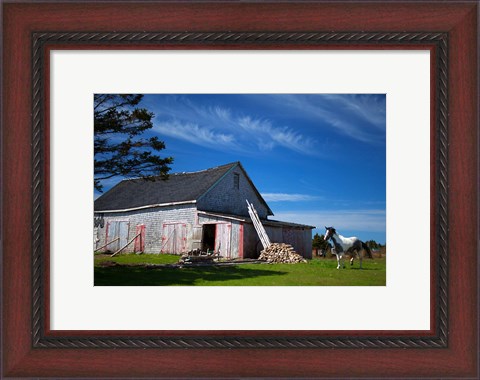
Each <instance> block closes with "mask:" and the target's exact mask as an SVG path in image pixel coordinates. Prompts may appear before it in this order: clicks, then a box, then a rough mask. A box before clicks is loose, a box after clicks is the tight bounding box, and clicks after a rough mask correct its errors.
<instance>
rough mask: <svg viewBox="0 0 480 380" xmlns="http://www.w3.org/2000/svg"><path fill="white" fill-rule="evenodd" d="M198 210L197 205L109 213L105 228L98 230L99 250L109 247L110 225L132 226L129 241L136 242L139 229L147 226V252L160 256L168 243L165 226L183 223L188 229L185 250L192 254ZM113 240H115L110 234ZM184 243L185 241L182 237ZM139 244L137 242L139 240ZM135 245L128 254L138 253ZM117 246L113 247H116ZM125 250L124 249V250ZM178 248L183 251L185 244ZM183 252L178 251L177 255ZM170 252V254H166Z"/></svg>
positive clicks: (145, 245) (145, 231)
mask: <svg viewBox="0 0 480 380" xmlns="http://www.w3.org/2000/svg"><path fill="white" fill-rule="evenodd" d="M195 213H196V207H195V206H194V205H176V206H168V207H161V208H150V209H145V210H136V211H129V212H122V213H110V214H108V213H105V214H103V219H104V227H103V228H100V227H99V228H98V239H99V241H98V242H97V247H101V246H103V245H104V244H105V243H106V240H105V238H106V234H107V229H108V225H109V224H108V223H110V222H115V221H124V222H128V241H129V240H131V239H133V238H134V236H135V235H136V234H137V226H139V225H144V226H145V227H144V234H145V239H144V240H145V242H144V252H145V253H160V252H161V250H162V245H163V243H164V241H163V240H162V237H164V236H165V235H164V228H169V227H167V226H165V227H164V224H169V223H170V224H171V223H179V224H182V225H183V224H184V225H185V250H187V251H188V250H190V249H192V248H191V243H192V235H193V226H194V224H195ZM100 216H101V214H95V217H100ZM109 236H112V234H111V233H109ZM180 239H182V237H180ZM135 240H136V239H135ZM134 244H135V241H134V242H132V243H131V244H130V246H128V247H127V248H126V249H125V250H124V252H134V250H135V245H134ZM113 245H115V243H114V244H112V246H113ZM112 246H107V247H106V248H105V249H103V250H102V251H106V250H109V251H113V248H114V247H112ZM120 247H121V246H120ZM177 247H181V248H183V247H182V245H181V244H177ZM179 250H180V249H177V252H176V253H180V252H179ZM164 252H166V251H164Z"/></svg>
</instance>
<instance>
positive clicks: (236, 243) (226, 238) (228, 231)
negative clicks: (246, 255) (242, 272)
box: [197, 214, 243, 258]
mask: <svg viewBox="0 0 480 380" xmlns="http://www.w3.org/2000/svg"><path fill="white" fill-rule="evenodd" d="M205 224H215V225H216V228H215V251H218V250H220V254H221V256H223V257H226V258H241V257H243V256H242V254H243V252H242V242H241V234H242V228H241V224H242V222H240V221H237V220H232V219H228V218H222V217H221V216H213V215H202V214H199V215H198V224H197V226H198V228H199V230H200V231H201V227H202V226H203V225H205ZM198 236H199V237H200V239H201V233H198Z"/></svg>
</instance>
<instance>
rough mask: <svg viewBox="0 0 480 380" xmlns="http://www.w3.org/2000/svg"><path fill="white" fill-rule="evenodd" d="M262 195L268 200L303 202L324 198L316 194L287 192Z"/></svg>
mask: <svg viewBox="0 0 480 380" xmlns="http://www.w3.org/2000/svg"><path fill="white" fill-rule="evenodd" d="M262 197H263V199H265V200H266V201H267V202H302V201H315V200H319V199H322V197H319V196H316V195H308V194H287V193H262Z"/></svg>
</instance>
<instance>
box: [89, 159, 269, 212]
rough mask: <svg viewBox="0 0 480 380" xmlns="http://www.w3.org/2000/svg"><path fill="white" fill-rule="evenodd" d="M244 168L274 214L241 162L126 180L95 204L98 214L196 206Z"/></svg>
mask: <svg viewBox="0 0 480 380" xmlns="http://www.w3.org/2000/svg"><path fill="white" fill-rule="evenodd" d="M236 167H240V168H241V169H242V170H243V172H244V173H245V176H246V178H247V179H248V181H249V182H250V185H251V186H252V188H253V189H254V191H255V192H256V193H257V195H258V197H259V199H260V200H261V201H262V203H264V204H265V206H266V207H267V209H268V211H269V212H270V215H272V214H273V213H271V210H270V208H269V207H268V205H267V203H266V202H265V200H264V199H263V198H262V196H261V195H260V193H259V192H258V190H257V189H256V188H255V185H254V184H253V182H252V181H251V179H250V178H249V176H248V175H247V173H246V171H245V169H244V168H243V167H242V165H241V164H240V162H233V163H230V164H226V165H221V166H217V167H215V168H210V169H206V170H201V171H198V172H190V173H173V174H170V175H169V178H168V179H167V180H162V179H160V177H156V178H155V181H148V180H144V179H142V178H135V179H125V180H123V181H121V182H119V183H118V184H117V185H115V186H114V187H112V188H111V189H110V190H109V191H107V192H106V193H104V194H102V195H101V196H100V197H99V198H98V199H97V200H96V201H95V212H107V211H119V210H130V209H138V208H147V207H156V206H162V205H167V204H182V203H195V201H196V200H198V199H199V198H201V197H202V196H203V195H205V194H206V193H208V192H209V191H210V190H211V189H212V188H214V187H215V186H216V185H217V184H218V183H219V182H220V181H221V180H222V179H223V178H224V177H225V176H226V175H227V174H228V173H229V172H230V171H231V170H233V169H234V168H236Z"/></svg>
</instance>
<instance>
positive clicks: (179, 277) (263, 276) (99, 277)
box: [94, 254, 386, 286]
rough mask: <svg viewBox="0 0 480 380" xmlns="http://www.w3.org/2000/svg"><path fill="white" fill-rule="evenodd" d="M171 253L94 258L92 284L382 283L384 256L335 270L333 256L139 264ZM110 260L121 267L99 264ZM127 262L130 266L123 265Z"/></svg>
mask: <svg viewBox="0 0 480 380" xmlns="http://www.w3.org/2000/svg"><path fill="white" fill-rule="evenodd" d="M178 259H179V256H174V255H135V254H130V255H119V256H115V257H109V256H104V255H97V256H96V257H95V276H94V282H95V286H165V285H176V286H178V285H184V286H192V285H199V286H283V285H297V286H384V285H385V284H386V259H385V258H381V259H374V260H371V259H364V260H363V269H362V270H360V269H359V267H358V261H357V260H355V264H354V266H353V267H350V265H349V263H348V260H347V261H346V265H345V269H340V270H337V269H336V267H337V261H336V260H334V259H317V258H315V259H313V260H309V261H308V263H305V264H303V263H301V264H242V265H235V266H228V267H227V266H224V267H215V266H206V267H193V268H188V267H183V268H145V267H142V266H138V264H146V263H148V264H172V263H176V262H177V261H178ZM105 261H110V262H115V263H118V264H124V266H111V267H108V266H101V265H102V264H101V263H102V262H105ZM125 264H130V265H128V266H127V265H125Z"/></svg>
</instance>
